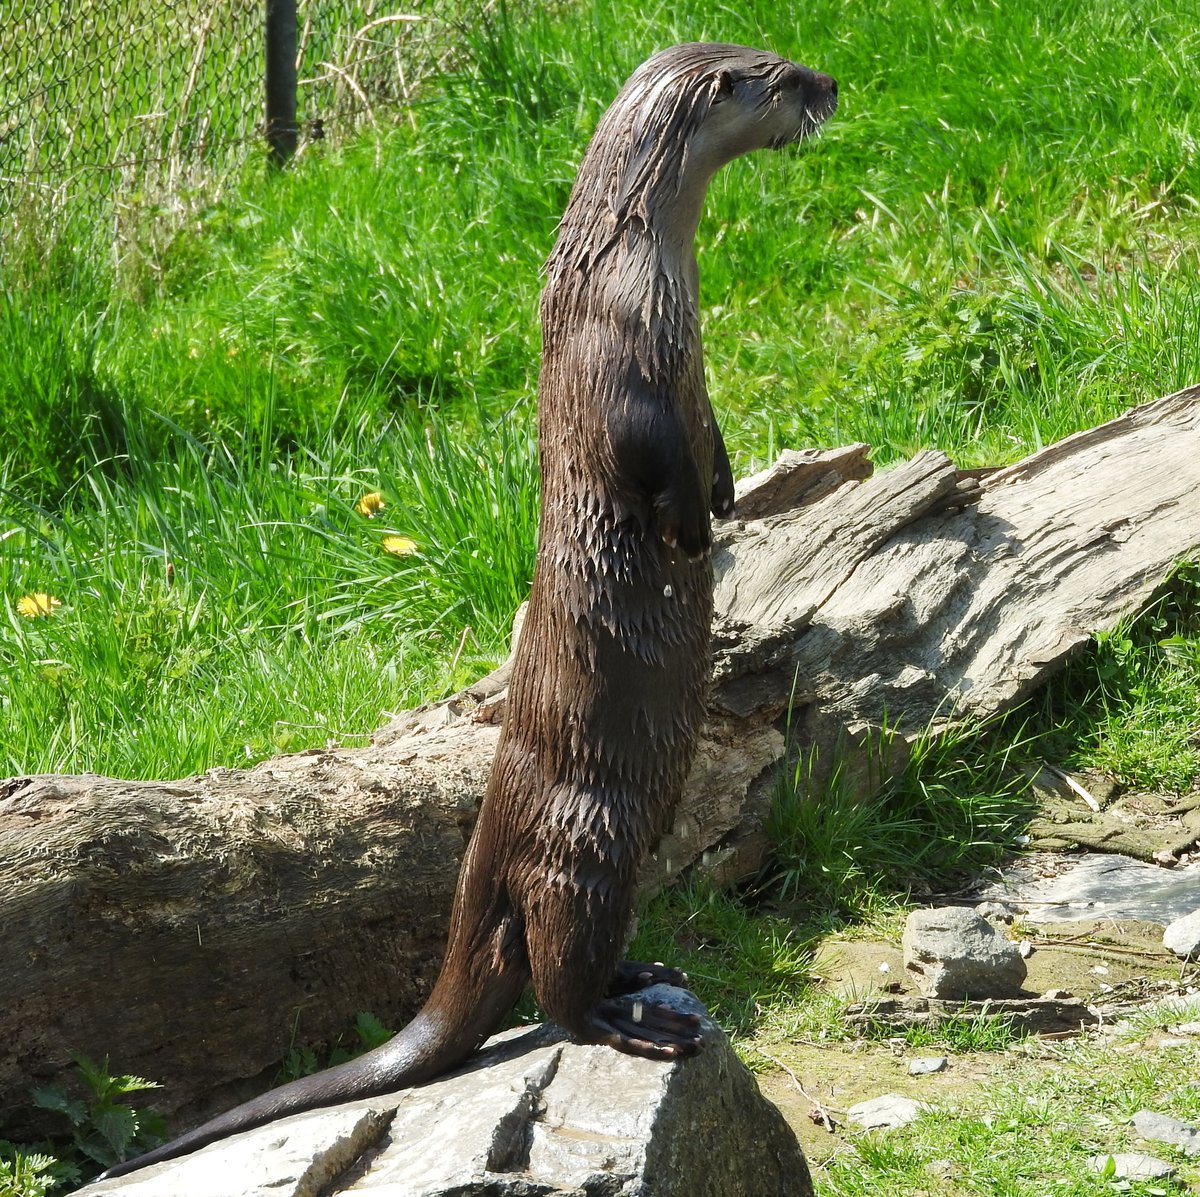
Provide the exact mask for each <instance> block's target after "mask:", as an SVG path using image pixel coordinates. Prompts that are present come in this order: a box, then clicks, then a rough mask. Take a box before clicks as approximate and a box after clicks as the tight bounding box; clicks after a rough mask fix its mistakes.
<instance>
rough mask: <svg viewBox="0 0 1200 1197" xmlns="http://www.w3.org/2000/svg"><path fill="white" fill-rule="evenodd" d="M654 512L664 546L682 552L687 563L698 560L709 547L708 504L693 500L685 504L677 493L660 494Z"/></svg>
mask: <svg viewBox="0 0 1200 1197" xmlns="http://www.w3.org/2000/svg"><path fill="white" fill-rule="evenodd" d="M654 509H655V514H656V515H657V516H658V526H659V528H660V530H661V534H662V538H663V543H664V544H665V545H667V546H668V547H670V548H672V549H674V548H679V549H682V550H683V551H684V552H685V553H686V554H687V558H688V560H689V561H699V560H700V559H701V558H702V557H704V556H705V555H706V554H707V553H708V551H709V549H711V548H712V529H711V527H710V526H709V522H708V504H707V502H704V501H699V502H698V501H697V500H696V499H695V498H693V499H692V500H691V501H690V502H685V501H683V500H682V499H681V498H680V496H679V495H678V494H676V493H674V492H671V491H663V492H660V494H659V495H658V497H657V501H656V502H655V504H654Z"/></svg>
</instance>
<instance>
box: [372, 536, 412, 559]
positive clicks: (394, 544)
mask: <svg viewBox="0 0 1200 1197" xmlns="http://www.w3.org/2000/svg"><path fill="white" fill-rule="evenodd" d="M380 544H381V545H382V547H383V551H384V552H385V553H391V554H392V556H393V557H407V556H408V555H409V553H415V552H416V551H417V542H416V541H415V540H412V539H411V538H410V537H408V536H385V537H384V538H383V540H382V541H380Z"/></svg>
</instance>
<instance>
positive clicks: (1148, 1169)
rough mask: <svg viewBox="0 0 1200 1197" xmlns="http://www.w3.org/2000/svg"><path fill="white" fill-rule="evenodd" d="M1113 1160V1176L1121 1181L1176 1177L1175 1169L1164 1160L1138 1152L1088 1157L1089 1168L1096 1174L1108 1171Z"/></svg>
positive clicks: (1121, 1152)
mask: <svg viewBox="0 0 1200 1197" xmlns="http://www.w3.org/2000/svg"><path fill="white" fill-rule="evenodd" d="M1109 1160H1112V1162H1113V1167H1114V1168H1115V1171H1114V1172H1113V1176H1115V1177H1116V1178H1117V1179H1119V1180H1165V1179H1166V1178H1167V1177H1168V1176H1174V1175H1175V1169H1174V1168H1173V1167H1172V1166H1171V1165H1170V1164H1168V1163H1166V1162H1165V1161H1163V1160H1156V1159H1155V1158H1154V1157H1153V1156H1152V1155H1141V1154H1140V1153H1138V1152H1136V1151H1120V1152H1114V1153H1113V1154H1112V1155H1090V1156H1088V1167H1089V1168H1091V1169H1092V1170H1093V1171H1094V1172H1106V1171H1108V1161H1109Z"/></svg>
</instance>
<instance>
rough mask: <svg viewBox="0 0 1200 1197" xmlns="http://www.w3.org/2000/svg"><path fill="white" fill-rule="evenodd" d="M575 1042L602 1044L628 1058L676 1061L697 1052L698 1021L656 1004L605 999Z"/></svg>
mask: <svg viewBox="0 0 1200 1197" xmlns="http://www.w3.org/2000/svg"><path fill="white" fill-rule="evenodd" d="M578 1040H579V1042H581V1043H603V1044H605V1045H606V1046H608V1047H615V1048H616V1049H617V1051H619V1052H624V1053H625V1054H626V1055H628V1056H645V1057H646V1058H647V1059H650V1060H678V1059H682V1058H683V1057H684V1056H694V1055H695V1054H696V1053H697V1052H698V1051H699V1050H700V1019H699V1017H698V1016H697V1015H695V1014H680V1013H679V1012H678V1011H677V1010H672V1009H671V1007H670V1006H663V1005H660V1004H658V1003H657V1002H643V1001H640V1000H638V999H637V998H634V999H633V1000H632V1001H631V1000H630V999H629V998H627V997H626V998H612V999H606V1000H605V1001H603V1002H601V1003H600V1004H599V1005H598V1006H597V1007H596V1009H595V1010H594V1011H593V1012H592V1014H591V1016H590V1017H589V1018H588V1021H587V1028H586V1030H585V1032H584V1033H583V1034H582V1035H580V1036H578Z"/></svg>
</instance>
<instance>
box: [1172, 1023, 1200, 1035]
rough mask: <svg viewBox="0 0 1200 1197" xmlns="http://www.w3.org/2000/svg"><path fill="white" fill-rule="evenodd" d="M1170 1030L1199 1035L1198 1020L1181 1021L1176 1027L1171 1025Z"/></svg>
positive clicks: (1177, 1032) (1174, 1032)
mask: <svg viewBox="0 0 1200 1197" xmlns="http://www.w3.org/2000/svg"><path fill="white" fill-rule="evenodd" d="M1171 1031H1172V1033H1173V1034H1176V1035H1200V1022H1181V1023H1180V1024H1179V1025H1178V1026H1177V1027H1172V1028H1171Z"/></svg>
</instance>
